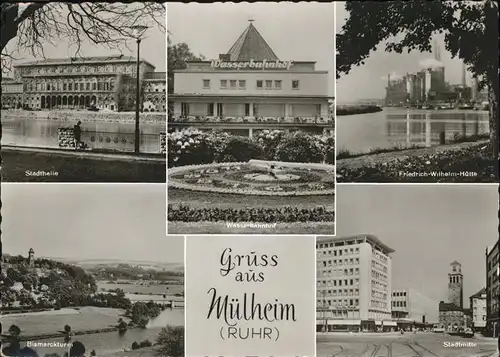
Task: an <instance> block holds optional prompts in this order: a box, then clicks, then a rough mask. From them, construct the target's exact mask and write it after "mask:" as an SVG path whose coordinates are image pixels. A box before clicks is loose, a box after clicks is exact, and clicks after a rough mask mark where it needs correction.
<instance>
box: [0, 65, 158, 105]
mask: <svg viewBox="0 0 500 357" xmlns="http://www.w3.org/2000/svg"><path fill="white" fill-rule="evenodd" d="M136 67H137V60H136V58H134V57H128V56H104V57H89V58H64V59H45V60H40V61H32V62H26V63H22V64H19V65H16V66H15V67H14V78H3V79H2V107H4V108H24V109H34V110H43V109H85V108H88V107H91V106H92V107H96V108H99V109H108V110H111V111H133V110H135V100H136V99H135V98H136V78H137V77H136V71H137V69H136ZM139 68H140V78H141V82H140V83H141V85H142V87H143V88H142V92H143V94H142V95H141V98H142V99H141V100H142V103H141V104H142V108H141V110H143V111H152V112H165V111H166V74H165V72H155V71H154V70H155V67H154V66H153V65H152V64H151V63H149V62H147V61H145V60H143V59H141V60H140V64H139Z"/></svg>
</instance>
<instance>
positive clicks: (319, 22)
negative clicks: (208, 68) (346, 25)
mask: <svg viewBox="0 0 500 357" xmlns="http://www.w3.org/2000/svg"><path fill="white" fill-rule="evenodd" d="M250 18H251V19H253V20H254V22H253V24H254V26H255V27H256V28H257V30H258V31H259V32H260V34H261V35H262V37H263V38H264V39H265V40H266V42H267V43H268V45H269V46H270V47H271V48H272V49H273V51H274V52H275V53H276V55H277V56H278V58H279V59H280V60H282V61H316V62H317V63H316V69H317V70H326V71H328V72H329V76H330V81H329V84H330V86H329V95H333V93H334V92H333V90H334V64H333V61H334V55H333V54H334V46H333V42H334V26H335V25H334V21H335V20H334V19H335V16H334V5H333V3H306V2H301V3H290V2H280V3H264V2H258V3H236V4H235V3H211V4H200V3H189V4H184V3H169V4H168V6H167V27H168V30H169V33H170V34H171V39H172V42H173V43H174V44H175V43H182V42H185V43H187V44H188V46H189V47H190V48H191V50H192V52H193V53H194V54H195V55H199V54H202V55H204V56H205V57H206V58H207V59H209V60H211V59H216V58H218V57H219V54H220V53H225V52H227V51H228V50H229V49H230V48H231V46H232V45H233V43H234V42H235V41H236V40H237V39H238V37H239V36H240V35H241V33H242V32H243V31H244V30H245V29H246V28H247V27H248V25H249V22H248V20H249V19H250Z"/></svg>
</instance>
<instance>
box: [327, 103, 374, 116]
mask: <svg viewBox="0 0 500 357" xmlns="http://www.w3.org/2000/svg"><path fill="white" fill-rule="evenodd" d="M382 110H383V109H382V108H381V107H379V106H376V105H358V106H339V107H337V108H336V110H335V115H336V116H341V115H355V114H368V113H377V112H381V111H382Z"/></svg>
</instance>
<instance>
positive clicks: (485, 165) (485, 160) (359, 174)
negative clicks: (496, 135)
mask: <svg viewBox="0 0 500 357" xmlns="http://www.w3.org/2000/svg"><path fill="white" fill-rule="evenodd" d="M490 153H491V148H490V146H489V145H487V144H485V143H481V144H476V143H474V144H472V145H468V146H461V147H459V148H457V149H453V150H452V149H450V150H442V151H433V150H432V149H428V150H426V151H423V153H421V154H419V155H414V156H405V155H395V156H393V157H386V156H387V155H385V156H384V157H381V158H380V159H379V160H371V161H368V159H367V161H366V162H364V163H365V164H364V165H361V164H360V162H359V160H358V162H357V164H356V165H353V164H352V163H353V162H354V161H353V160H357V159H352V160H350V159H345V160H341V161H340V162H339V163H338V165H337V181H338V182H498V161H497V159H495V158H493V157H492V155H491V154H490Z"/></svg>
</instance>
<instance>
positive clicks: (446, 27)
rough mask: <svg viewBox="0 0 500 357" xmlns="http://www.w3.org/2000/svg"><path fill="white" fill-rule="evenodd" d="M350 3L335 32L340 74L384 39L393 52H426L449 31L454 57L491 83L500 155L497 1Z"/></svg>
mask: <svg viewBox="0 0 500 357" xmlns="http://www.w3.org/2000/svg"><path fill="white" fill-rule="evenodd" d="M345 8H346V10H347V11H348V12H349V14H350V16H349V18H348V19H347V22H346V23H345V25H344V26H342V30H341V31H340V33H338V34H337V36H336V46H337V55H336V57H337V58H336V67H337V78H340V77H341V76H342V75H343V74H348V73H349V72H350V70H351V68H352V67H353V66H355V65H356V66H359V65H362V64H364V61H365V60H366V59H367V58H368V57H369V55H370V52H371V51H375V50H376V49H377V45H379V44H380V43H382V42H384V41H387V44H386V46H385V50H386V51H388V52H396V53H402V52H403V50H404V49H406V50H407V51H408V52H411V51H412V50H419V51H422V52H423V51H430V50H431V39H432V36H433V34H435V33H441V34H444V36H445V46H446V49H447V50H448V51H449V52H450V53H451V55H452V57H458V58H460V59H461V60H463V62H464V63H465V64H466V66H467V67H468V68H469V70H470V71H471V72H472V73H473V76H474V77H475V78H477V79H478V81H479V86H480V88H484V87H485V86H486V87H487V88H488V101H489V126H490V144H491V147H492V148H491V149H492V154H493V157H495V158H496V157H498V114H499V113H498V102H499V88H498V84H499V80H498V75H499V72H498V2H497V1H492V0H486V1H476V2H473V1H380V2H377V1H366V2H360V1H348V2H346V5H345ZM399 38H401V39H400V41H399V42H398V41H397V39H399Z"/></svg>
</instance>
